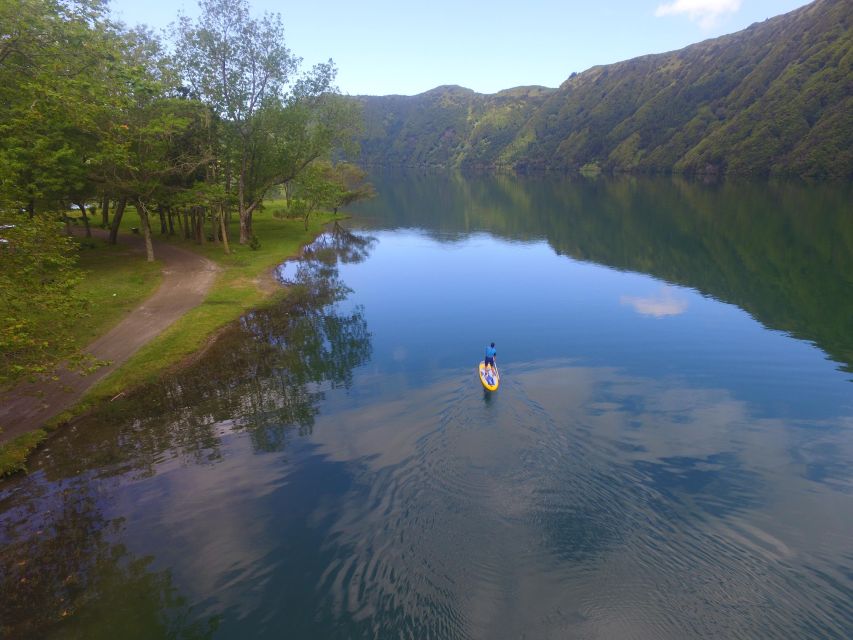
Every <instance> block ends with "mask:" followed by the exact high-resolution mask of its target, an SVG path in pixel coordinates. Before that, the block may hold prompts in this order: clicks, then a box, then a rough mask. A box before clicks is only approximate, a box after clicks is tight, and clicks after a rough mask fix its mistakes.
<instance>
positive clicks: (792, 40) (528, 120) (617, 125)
mask: <svg viewBox="0 0 853 640" xmlns="http://www.w3.org/2000/svg"><path fill="white" fill-rule="evenodd" d="M851 20H853V2H851V0H816V1H815V2H813V3H812V4H810V5H808V6H806V7H803V8H801V9H798V10H796V11H793V12H791V13H789V14H786V15H783V16H779V17H776V18H773V19H770V20H766V21H765V22H763V23H759V24H754V25H752V26H751V27H749V28H748V29H746V30H744V31H741V32H739V33H735V34H732V35H728V36H724V37H721V38H716V39H713V40H707V41H705V42H701V43H698V44H695V45H692V46H689V47H686V48H685V49H682V50H680V51H674V52H670V53H664V54H658V55H649V56H643V57H640V58H635V59H633V60H628V61H625V62H620V63H617V64H612V65H606V66H599V67H593V68H591V69H588V70H587V71H585V72H583V73H580V74H572V77H570V78H569V79H568V80H566V81H565V82H564V83H563V84H562V85H561V86H560V87H559V88H558V89H545V88H541V87H534V88H519V89H513V90H509V91H504V92H501V93H498V94H495V95H481V94H477V93H474V92H473V91H470V90H467V89H462V88H460V87H439V88H437V89H433V90H432V91H428V92H426V93H424V94H421V95H418V96H413V97H403V96H384V97H360V98H358V100H359V102H360V103H361V104H363V105H364V114H365V120H366V135H365V139H364V140H363V143H362V149H363V159H364V161H365V162H367V163H368V164H371V165H377V166H458V167H467V168H496V167H507V168H514V169H516V170H531V169H556V170H579V169H582V168H584V167H585V166H586V167H588V168H600V169H603V170H608V171H633V172H670V171H674V172H681V173H693V174H709V173H712V174H729V175H734V174H740V175H744V174H753V175H781V174H786V175H802V176H835V177H843V178H847V177H850V176H853V31H851Z"/></svg>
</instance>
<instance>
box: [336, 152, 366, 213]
mask: <svg viewBox="0 0 853 640" xmlns="http://www.w3.org/2000/svg"><path fill="white" fill-rule="evenodd" d="M328 179H329V180H330V181H332V182H333V183H335V184H336V185H337V186H338V190H337V193H336V195H337V197H336V198H334V199H332V201H331V202H330V203H329V205H330V206H331V207H332V209H333V210H334V212H335V213H337V212H338V209H339V208H340V207H346V206H348V205H351V204H352V203H354V202H358V201H359V200H369V199H370V198H373V197H375V196H376V189H374V188H373V185H372V184H370V183H369V182H367V172H365V171H364V169H362V168H361V167H359V166H357V165H354V164H352V163H350V162H339V163H337V164H335V165H331V164H330V165H329V168H328Z"/></svg>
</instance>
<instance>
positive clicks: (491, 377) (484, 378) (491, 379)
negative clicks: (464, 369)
mask: <svg viewBox="0 0 853 640" xmlns="http://www.w3.org/2000/svg"><path fill="white" fill-rule="evenodd" d="M479 371H480V382H481V383H482V385H483V388H484V389H485V390H486V391H497V390H498V386H499V385H500V383H501V374H500V371H498V368H497V367H489V370H488V371H486V364H485V363H484V362H481V363H480V368H479Z"/></svg>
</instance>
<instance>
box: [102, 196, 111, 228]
mask: <svg viewBox="0 0 853 640" xmlns="http://www.w3.org/2000/svg"><path fill="white" fill-rule="evenodd" d="M101 226H102V227H103V228H104V229H106V228H107V227H108V226H110V197H109V196H107V195H105V196H104V199H103V200H102V201H101Z"/></svg>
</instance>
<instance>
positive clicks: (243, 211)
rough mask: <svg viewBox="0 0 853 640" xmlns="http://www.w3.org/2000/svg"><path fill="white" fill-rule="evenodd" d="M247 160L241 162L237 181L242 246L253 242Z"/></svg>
mask: <svg viewBox="0 0 853 640" xmlns="http://www.w3.org/2000/svg"><path fill="white" fill-rule="evenodd" d="M246 171H247V168H246V158H245V155H244V157H243V158H242V159H241V160H240V176H239V177H238V179H237V202H238V205H239V207H240V244H248V243H249V242H250V241H251V240H252V209H250V208H247V207H246V183H245V180H246Z"/></svg>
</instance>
